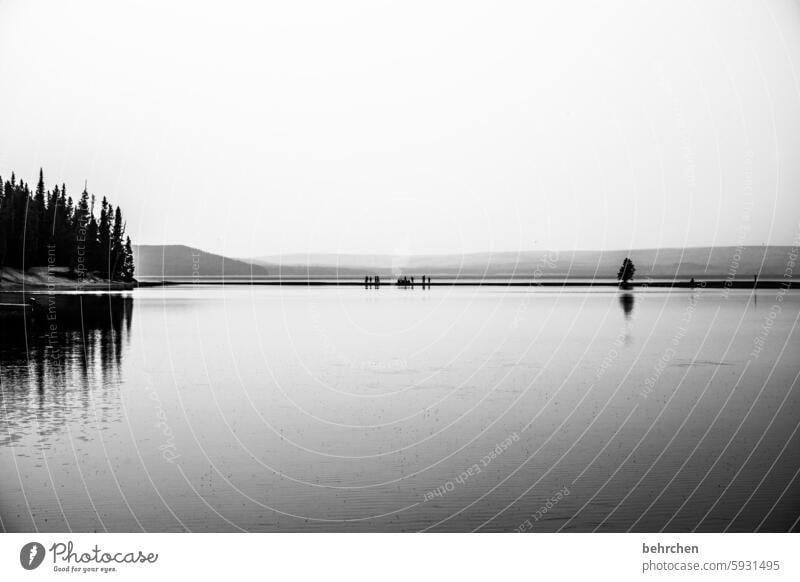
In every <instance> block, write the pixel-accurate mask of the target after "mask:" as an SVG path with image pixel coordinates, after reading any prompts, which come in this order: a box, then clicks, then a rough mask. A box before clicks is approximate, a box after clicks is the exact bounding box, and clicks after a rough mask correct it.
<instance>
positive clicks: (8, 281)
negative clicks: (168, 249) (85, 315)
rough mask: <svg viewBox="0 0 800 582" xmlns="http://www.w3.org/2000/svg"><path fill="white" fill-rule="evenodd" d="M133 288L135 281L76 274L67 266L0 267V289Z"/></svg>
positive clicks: (82, 289) (119, 289) (91, 289)
mask: <svg viewBox="0 0 800 582" xmlns="http://www.w3.org/2000/svg"><path fill="white" fill-rule="evenodd" d="M134 288H136V282H135V281H134V282H132V283H123V282H120V281H111V280H109V279H103V278H102V277H98V276H96V275H95V274H93V273H85V274H84V275H83V276H78V274H77V273H74V272H72V271H70V269H69V267H32V268H30V269H28V270H26V271H22V270H20V269H13V268H8V267H6V268H3V269H0V290H3V291H29V290H30V291H40V290H48V289H49V290H56V291H94V290H96V291H121V290H125V289H134Z"/></svg>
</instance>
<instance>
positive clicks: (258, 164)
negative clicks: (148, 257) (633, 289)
mask: <svg viewBox="0 0 800 582" xmlns="http://www.w3.org/2000/svg"><path fill="white" fill-rule="evenodd" d="M40 166H42V167H44V170H45V178H46V180H47V182H48V185H50V184H52V183H53V182H55V181H58V182H62V181H64V182H66V183H67V187H68V189H71V193H72V194H73V195H76V194H78V193H79V191H80V189H81V188H82V185H83V181H84V179H88V181H89V189H90V191H91V192H93V193H95V194H98V195H103V194H107V195H109V196H110V197H111V198H112V201H113V202H114V203H119V204H121V205H122V207H123V209H124V210H125V211H126V212H127V219H128V229H129V232H130V234H131V235H132V238H133V239H134V242H138V243H184V244H188V245H193V246H198V247H201V248H204V249H207V250H210V251H215V252H221V253H225V254H229V255H235V256H256V255H264V254H276V253H281V252H305V251H309V252H357V253H373V252H374V253H384V252H386V253H451V252H456V253H457V252H462V251H465V252H468V251H481V250H517V249H545V248H557V249H572V248H582V249H594V248H613V249H615V248H629V247H653V246H681V245H712V244H719V245H727V244H733V245H736V244H739V243H744V244H762V243H774V244H788V243H790V242H791V241H792V240H793V239H794V238H795V237H796V236H797V234H798V232H799V231H800V224H799V221H800V4H799V3H798V2H797V1H788V0H769V1H766V0H754V1H731V0H720V1H717V2H710V1H704V2H689V1H687V2H676V1H674V0H669V1H663V2H646V1H641V2H609V1H596V2H570V1H555V0H553V1H550V2H536V3H534V2H503V1H485V2H465V1H463V0H462V1H452V2H437V1H432V0H425V1H422V2H411V1H408V0H403V1H397V2H381V1H377V0H365V1H362V2H350V1H331V0H322V1H309V2H304V1H292V2H253V3H243V2H231V1H225V2H222V1H220V2H215V3H200V2H185V3H182V2H181V3H179V2H164V1H152V2H121V1H118V0H115V1H114V2H108V1H106V0H98V1H82V0H71V1H69V2H64V1H63V0H54V1H35V0H21V1H5V0H0V175H2V176H3V177H4V178H7V177H8V176H9V175H10V173H11V171H12V170H14V171H16V172H17V174H18V175H21V176H22V177H23V178H25V179H26V180H28V181H30V182H32V183H33V182H35V178H36V173H37V172H38V169H39V167H40Z"/></svg>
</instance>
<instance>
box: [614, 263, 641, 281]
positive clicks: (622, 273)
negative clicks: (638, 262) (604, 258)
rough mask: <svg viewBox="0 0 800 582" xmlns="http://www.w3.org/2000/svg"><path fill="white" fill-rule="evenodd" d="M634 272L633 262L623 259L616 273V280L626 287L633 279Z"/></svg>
mask: <svg viewBox="0 0 800 582" xmlns="http://www.w3.org/2000/svg"><path fill="white" fill-rule="evenodd" d="M635 272H636V267H634V266H633V261H631V260H630V259H629V258H628V257H625V260H624V261H622V266H621V267H620V268H619V271H618V272H617V280H618V281H619V282H620V283H622V284H623V285H626V284H627V283H628V281H630V280H631V279H633V274H634V273H635Z"/></svg>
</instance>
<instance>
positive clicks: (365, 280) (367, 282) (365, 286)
mask: <svg viewBox="0 0 800 582" xmlns="http://www.w3.org/2000/svg"><path fill="white" fill-rule="evenodd" d="M364 289H369V277H364Z"/></svg>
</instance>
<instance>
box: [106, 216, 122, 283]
mask: <svg viewBox="0 0 800 582" xmlns="http://www.w3.org/2000/svg"><path fill="white" fill-rule="evenodd" d="M124 235H125V225H124V224H123V222H122V211H121V210H120V208H119V206H117V209H116V211H115V213H114V228H113V230H112V232H111V269H110V271H109V278H110V279H112V280H118V279H122V269H123V264H124V254H123V251H124V249H125V243H124V239H123V236H124Z"/></svg>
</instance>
